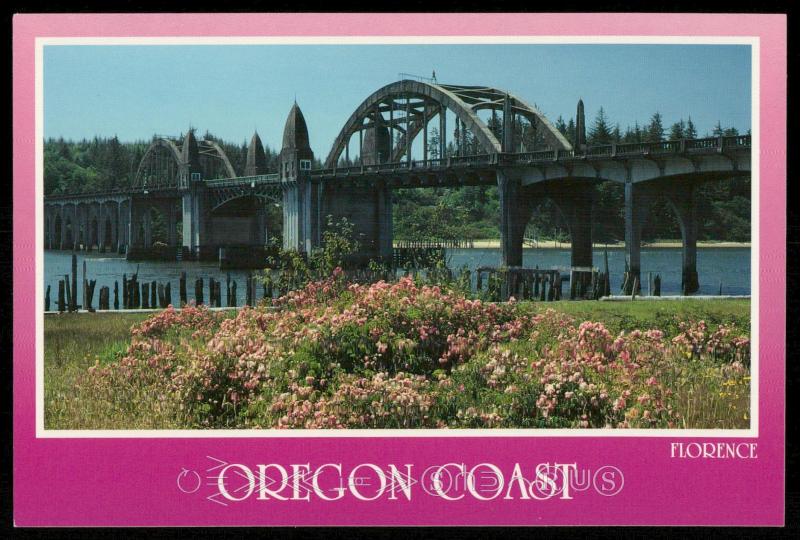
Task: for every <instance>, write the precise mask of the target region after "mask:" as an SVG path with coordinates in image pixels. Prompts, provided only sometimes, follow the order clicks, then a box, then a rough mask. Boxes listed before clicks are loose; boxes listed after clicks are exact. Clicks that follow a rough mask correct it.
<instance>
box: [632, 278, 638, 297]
mask: <svg viewBox="0 0 800 540" xmlns="http://www.w3.org/2000/svg"><path fill="white" fill-rule="evenodd" d="M637 292H639V277H638V276H634V277H633V289H631V300H633V299H635V298H636V293H637Z"/></svg>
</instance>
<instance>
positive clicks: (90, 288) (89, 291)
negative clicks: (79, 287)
mask: <svg viewBox="0 0 800 540" xmlns="http://www.w3.org/2000/svg"><path fill="white" fill-rule="evenodd" d="M84 283H85V284H86V290H85V291H84V294H83V295H84V297H85V299H86V301H85V302H84V309H86V311H90V312H93V311H94V308H93V307H92V299H93V298H94V286H95V285H96V284H97V280H96V279H92V280H88V281H84Z"/></svg>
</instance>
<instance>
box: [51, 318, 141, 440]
mask: <svg viewBox="0 0 800 540" xmlns="http://www.w3.org/2000/svg"><path fill="white" fill-rule="evenodd" d="M148 316H149V314H142V313H135V314H134V313H102V314H101V313H80V314H75V313H62V314H59V315H47V316H45V318H44V381H45V384H44V399H45V417H44V420H45V428H49V429H54V428H58V427H63V426H64V425H66V424H69V423H70V418H69V416H70V415H71V414H72V413H71V412H70V411H72V410H73V407H72V406H71V404H70V403H69V401H70V400H72V399H74V398H75V383H76V382H77V379H78V377H79V376H81V375H82V374H84V373H86V370H87V369H88V368H89V366H91V365H93V364H94V363H95V360H96V359H99V360H100V361H101V362H109V361H111V360H113V359H114V358H116V357H117V356H118V353H121V352H124V351H125V349H126V348H127V346H128V343H130V329H131V325H133V324H135V323H138V322H141V321H143V320H144V319H146V318H147V317H148Z"/></svg>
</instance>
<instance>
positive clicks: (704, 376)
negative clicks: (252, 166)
mask: <svg viewBox="0 0 800 540" xmlns="http://www.w3.org/2000/svg"><path fill="white" fill-rule="evenodd" d="M549 308H551V309H554V310H556V311H558V312H561V313H566V314H568V315H570V316H572V317H574V318H575V319H576V320H578V321H584V320H586V321H594V322H599V323H603V324H604V325H605V327H606V328H607V329H608V330H609V331H610V332H611V333H613V334H618V333H619V332H621V331H631V330H634V329H641V330H646V329H659V330H661V331H663V332H664V333H665V334H666V335H667V336H674V335H677V334H678V332H679V331H680V323H681V322H684V321H690V320H691V321H698V320H704V321H705V322H706V323H707V324H708V325H709V326H713V325H719V324H724V325H729V324H735V325H736V327H738V328H739V329H741V330H743V331H746V332H748V333H749V323H750V302H749V300H719V301H714V300H711V301H709V300H703V301H698V300H695V301H693V300H684V301H674V302H657V303H656V302H647V301H640V302H596V301H582V302H580V301H576V302H569V301H564V302H555V303H538V302H536V303H522V304H520V305H519V306H518V309H519V312H520V313H522V314H524V313H529V314H531V313H540V312H543V311H544V310H546V309H549ZM228 316H229V317H232V316H233V313H231V314H228ZM149 317H150V315H149V314H131V313H102V314H97V313H95V314H60V315H48V316H46V317H45V324H44V332H45V342H44V354H45V358H44V361H45V362H44V363H45V370H44V373H45V427H46V429H87V428H101V427H102V428H110V429H122V428H128V429H142V428H151V429H153V428H156V429H157V428H170V429H175V428H182V427H191V426H187V425H186V424H185V422H184V420H181V419H178V418H177V417H176V416H175V414H173V412H174V411H172V410H171V409H170V410H169V411H168V410H167V409H169V408H170V407H171V405H167V404H166V402H165V401H164V398H163V396H162V397H161V398H160V399H159V400H157V399H154V398H153V392H154V391H157V390H156V387H155V386H153V385H152V384H151V385H150V386H147V385H133V387H135V391H134V390H130V389H126V390H125V392H128V393H127V394H125V399H121V398H120V399H115V402H116V405H115V406H114V407H112V408H109V405H108V402H107V401H108V400H107V399H106V402H103V401H102V400H101V399H100V398H97V399H95V396H94V395H92V393H91V392H87V391H86V390H83V391H81V389H80V384H81V382H82V380H83V378H84V377H86V374H87V371H88V370H89V368H90V367H91V366H94V365H96V364H99V365H100V366H105V365H110V364H114V363H116V362H118V361H119V360H120V359H121V358H122V357H123V356H125V354H126V351H127V349H128V346H129V345H130V343H131V327H132V326H133V325H136V324H138V323H141V322H142V321H144V320H145V319H148V318H149ZM185 339H186V338H185V337H182V338H180V339H178V338H175V339H174V340H173V342H174V343H178V342H181V343H185ZM181 340H183V341H181ZM523 341H524V340H523ZM512 348H514V350H516V351H522V353H526V354H528V353H531V354H535V351H532V348H531V347H528V349H530V350H527V349H526V345H525V344H524V343H523V344H522V345H520V344H517V345H514V346H513V347H512ZM481 361H485V359H482V360H481ZM715 369H716V368H715V365H714V363H713V362H708V361H705V360H703V361H702V362H700V361H698V362H687V363H686V365H685V366H679V368H676V369H675V370H674V371H670V372H669V373H664V374H663V375H664V376H663V379H664V380H663V383H664V384H665V385H666V386H668V387H669V388H671V389H672V391H674V392H675V403H677V404H678V405H677V406H679V407H680V409H681V410H682V422H683V425H682V426H678V427H721V428H733V427H737V428H742V427H747V425H748V424H749V418H748V410H749V382H748V383H747V384H746V388H745V387H744V386H743V383H742V382H741V381H742V379H739V380H738V382H734V383H730V381H727V380H726V381H723V379H721V378H720V374H719V373H718V372H717V371H715ZM747 375H748V376H747V377H744V380H745V381H749V372H748V373H747ZM720 385H722V386H720ZM729 385H738V386H736V387H735V388H733V387H729ZM112 391H113V389H112ZM122 391H123V390H122V389H121V390H120V392H122ZM482 395H483V394H482ZM120 403H122V405H120ZM234 404H235V403H234ZM214 427H220V426H214ZM236 427H242V426H239V425H237V426H236ZM295 427H296V426H295ZM490 427H491V426H490Z"/></svg>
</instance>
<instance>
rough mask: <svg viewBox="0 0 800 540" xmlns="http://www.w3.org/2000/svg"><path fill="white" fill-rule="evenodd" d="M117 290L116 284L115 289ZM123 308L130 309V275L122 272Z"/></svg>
mask: <svg viewBox="0 0 800 540" xmlns="http://www.w3.org/2000/svg"><path fill="white" fill-rule="evenodd" d="M114 290H115V291H116V285H115V289H114ZM122 309H130V304H128V275H127V274H122Z"/></svg>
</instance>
